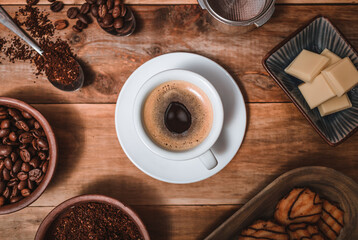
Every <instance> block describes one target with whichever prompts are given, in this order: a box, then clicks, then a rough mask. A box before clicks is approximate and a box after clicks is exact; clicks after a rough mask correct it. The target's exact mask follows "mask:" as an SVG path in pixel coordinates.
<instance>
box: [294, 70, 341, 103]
mask: <svg viewBox="0 0 358 240" xmlns="http://www.w3.org/2000/svg"><path fill="white" fill-rule="evenodd" d="M298 88H299V89H300V91H301V93H302V95H303V97H304V98H305V99H306V102H307V103H308V105H309V106H310V108H311V109H313V108H315V107H317V106H318V105H320V104H322V103H324V102H325V101H327V100H329V99H331V98H333V97H335V96H336V94H335V93H334V92H333V90H332V89H331V87H330V86H329V84H328V83H327V81H326V79H325V78H324V77H323V75H322V74H320V75H318V76H317V77H316V78H315V79H314V80H313V81H312V82H311V83H303V84H301V85H299V86H298Z"/></svg>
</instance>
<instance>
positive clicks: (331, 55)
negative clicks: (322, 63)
mask: <svg viewBox="0 0 358 240" xmlns="http://www.w3.org/2000/svg"><path fill="white" fill-rule="evenodd" d="M321 55H322V56H325V57H328V58H329V62H328V64H327V67H330V66H332V65H333V64H335V63H336V62H338V61H339V60H341V58H340V57H338V56H337V55H336V54H334V53H333V52H331V51H329V50H328V49H327V48H325V49H324V50H323V51H322V52H321Z"/></svg>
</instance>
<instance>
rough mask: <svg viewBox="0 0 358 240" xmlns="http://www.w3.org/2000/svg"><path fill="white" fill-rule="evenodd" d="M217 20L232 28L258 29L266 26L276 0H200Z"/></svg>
mask: <svg viewBox="0 0 358 240" xmlns="http://www.w3.org/2000/svg"><path fill="white" fill-rule="evenodd" d="M198 2H199V4H200V6H201V8H203V9H206V10H207V11H208V12H209V13H210V14H211V15H212V16H213V17H214V18H215V19H217V20H219V21H220V22H222V23H225V24H228V25H232V26H249V25H256V26H257V27H260V26H262V25H263V24H265V23H266V22H267V21H268V20H269V19H270V18H271V16H272V14H273V12H274V11H275V0H198Z"/></svg>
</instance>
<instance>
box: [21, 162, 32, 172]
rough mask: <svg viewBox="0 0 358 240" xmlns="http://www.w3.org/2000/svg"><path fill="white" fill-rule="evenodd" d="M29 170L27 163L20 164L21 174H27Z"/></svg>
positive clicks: (29, 166)
mask: <svg viewBox="0 0 358 240" xmlns="http://www.w3.org/2000/svg"><path fill="white" fill-rule="evenodd" d="M30 170H31V165H30V164H29V163H25V162H24V163H22V165H21V171H23V172H29V171H30Z"/></svg>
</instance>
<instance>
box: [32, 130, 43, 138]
mask: <svg viewBox="0 0 358 240" xmlns="http://www.w3.org/2000/svg"><path fill="white" fill-rule="evenodd" d="M31 132H32V136H34V137H35V138H40V137H44V136H45V133H44V132H43V131H41V130H39V129H33V130H31Z"/></svg>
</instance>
